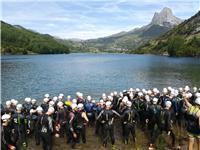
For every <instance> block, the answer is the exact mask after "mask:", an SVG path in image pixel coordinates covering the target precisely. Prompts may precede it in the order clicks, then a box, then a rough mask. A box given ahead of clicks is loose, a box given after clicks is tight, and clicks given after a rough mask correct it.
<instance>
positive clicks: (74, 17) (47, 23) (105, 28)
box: [1, 0, 200, 39]
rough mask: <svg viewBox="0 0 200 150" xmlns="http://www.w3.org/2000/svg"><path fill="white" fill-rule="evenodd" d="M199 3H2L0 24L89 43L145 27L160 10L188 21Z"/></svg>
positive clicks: (127, 0)
mask: <svg viewBox="0 0 200 150" xmlns="http://www.w3.org/2000/svg"><path fill="white" fill-rule="evenodd" d="M199 6H200V0H2V3H1V7H2V12H1V20H4V21H6V22H8V23H10V24H18V25H22V26H24V27H26V28H29V29H32V30H35V31H38V32H41V33H48V34H51V35H53V36H57V37H60V38H80V39H90V38H97V37H104V36H108V35H111V34H114V33H118V32H120V31H128V30H132V29H133V28H135V27H141V26H142V25H145V24H148V23H149V22H150V21H151V19H152V17H153V14H154V12H159V11H160V10H161V9H162V8H163V7H169V8H171V9H172V11H173V13H174V14H175V16H177V17H179V18H181V19H187V18H189V17H191V16H192V15H194V14H195V13H197V11H198V10H199Z"/></svg>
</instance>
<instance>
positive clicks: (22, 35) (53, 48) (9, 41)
mask: <svg viewBox="0 0 200 150" xmlns="http://www.w3.org/2000/svg"><path fill="white" fill-rule="evenodd" d="M1 53H2V54H29V53H38V54H57V53H69V46H66V45H63V44H61V43H59V42H57V41H56V40H55V39H54V37H52V36H50V35H48V34H40V33H37V32H34V31H31V30H27V29H25V28H23V27H21V26H13V25H10V24H8V23H5V22H3V21H1Z"/></svg>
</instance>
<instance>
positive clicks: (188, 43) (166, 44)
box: [132, 11, 200, 56]
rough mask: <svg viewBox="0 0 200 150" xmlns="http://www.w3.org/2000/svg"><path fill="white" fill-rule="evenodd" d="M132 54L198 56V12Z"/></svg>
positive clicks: (199, 15) (199, 45)
mask: <svg viewBox="0 0 200 150" xmlns="http://www.w3.org/2000/svg"><path fill="white" fill-rule="evenodd" d="M132 53H154V54H168V55H170V56H200V11H199V12H198V13H197V14H196V15H194V16H192V17H191V18H190V19H188V20H185V21H184V22H183V23H181V24H180V25H178V26H177V27H175V28H174V29H172V30H170V31H169V32H167V33H166V34H164V35H162V36H161V37H159V38H157V39H154V40H150V41H149V42H148V43H146V44H145V45H143V46H141V47H139V48H138V49H137V50H136V51H132Z"/></svg>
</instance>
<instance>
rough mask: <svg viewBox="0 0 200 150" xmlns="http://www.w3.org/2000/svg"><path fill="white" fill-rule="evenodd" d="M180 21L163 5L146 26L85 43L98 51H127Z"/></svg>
mask: <svg viewBox="0 0 200 150" xmlns="http://www.w3.org/2000/svg"><path fill="white" fill-rule="evenodd" d="M181 22H182V21H181V19H179V18H177V17H175V16H174V15H173V13H172V11H171V9H169V8H166V7H165V8H163V9H162V11H161V12H160V13H157V12H156V13H155V14H154V16H153V18H152V20H151V22H150V23H149V24H148V25H146V26H143V27H141V28H137V29H133V30H131V31H128V32H120V33H117V34H114V35H111V36H108V37H104V38H98V39H91V40H87V41H85V44H86V45H87V47H88V48H89V49H96V50H98V51H113V52H120V51H122V52H124V51H129V50H133V49H136V48H137V47H138V46H140V45H142V44H144V43H146V42H147V41H148V40H150V39H152V38H155V37H158V36H160V35H162V34H164V33H166V32H167V31H169V30H170V29H172V28H173V27H174V26H176V25H178V24H180V23H181Z"/></svg>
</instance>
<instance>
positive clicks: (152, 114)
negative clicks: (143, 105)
mask: <svg viewBox="0 0 200 150" xmlns="http://www.w3.org/2000/svg"><path fill="white" fill-rule="evenodd" d="M160 111H161V106H160V105H155V104H151V105H149V107H148V111H147V112H148V120H149V121H148V129H149V131H150V144H154V143H155V141H156V138H157V136H156V135H157V134H158V126H159V120H158V118H159V117H160Z"/></svg>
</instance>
